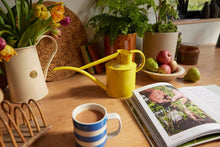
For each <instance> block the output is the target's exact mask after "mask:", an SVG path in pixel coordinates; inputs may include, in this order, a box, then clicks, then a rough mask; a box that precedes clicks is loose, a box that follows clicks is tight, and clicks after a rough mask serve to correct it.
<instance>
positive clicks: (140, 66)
mask: <svg viewBox="0 0 220 147" xmlns="http://www.w3.org/2000/svg"><path fill="white" fill-rule="evenodd" d="M130 52H131V53H139V54H140V55H141V58H142V60H141V64H140V65H139V66H138V67H137V69H136V72H138V71H139V70H141V69H142V68H143V67H144V64H145V56H144V54H143V53H142V51H139V50H130Z"/></svg>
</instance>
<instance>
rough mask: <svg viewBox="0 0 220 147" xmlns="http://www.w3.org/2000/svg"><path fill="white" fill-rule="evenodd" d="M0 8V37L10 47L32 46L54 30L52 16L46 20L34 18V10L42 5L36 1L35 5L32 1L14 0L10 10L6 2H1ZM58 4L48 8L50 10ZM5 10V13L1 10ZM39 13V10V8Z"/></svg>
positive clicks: (4, 0) (2, 0) (39, 1)
mask: <svg viewBox="0 0 220 147" xmlns="http://www.w3.org/2000/svg"><path fill="white" fill-rule="evenodd" d="M1 2H2V3H3V5H1V7H0V36H1V37H2V38H4V39H5V40H6V42H7V44H9V45H10V46H12V47H16V48H19V47H25V46H29V45H34V44H35V42H36V40H37V39H38V38H39V37H40V36H41V35H43V34H45V33H46V32H48V31H49V30H52V29H54V28H55V27H54V24H55V23H57V22H58V21H55V20H54V19H53V18H52V16H48V18H47V19H43V18H40V17H35V13H36V12H35V10H34V8H35V7H36V6H37V5H38V4H42V3H43V0H38V1H37V2H36V4H35V5H33V4H32V0H15V5H14V6H13V7H12V8H10V7H9V5H8V3H7V2H6V0H1ZM56 5H58V4H54V5H52V6H49V7H48V8H47V9H48V10H50V9H52V8H53V7H55V6H56ZM3 8H5V9H6V11H4V10H3ZM39 11H41V10H40V8H39Z"/></svg>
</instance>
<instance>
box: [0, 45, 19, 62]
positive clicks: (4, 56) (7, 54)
mask: <svg viewBox="0 0 220 147" xmlns="http://www.w3.org/2000/svg"><path fill="white" fill-rule="evenodd" d="M14 55H17V53H16V51H15V50H14V48H13V47H11V46H10V45H6V46H5V48H4V49H3V50H1V51H0V62H2V61H3V60H5V61H9V58H11V57H12V56H14Z"/></svg>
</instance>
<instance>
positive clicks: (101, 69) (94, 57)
mask: <svg viewBox="0 0 220 147" xmlns="http://www.w3.org/2000/svg"><path fill="white" fill-rule="evenodd" d="M95 47H96V45H95V44H90V45H88V46H87V49H88V52H89V55H90V57H91V59H92V61H96V60H98V59H100V58H99V56H98V54H97V52H96V50H95ZM94 67H95V70H96V73H98V74H101V73H103V72H104V71H105V67H104V64H103V63H101V64H98V65H95V66H94Z"/></svg>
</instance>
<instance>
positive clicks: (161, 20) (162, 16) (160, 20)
mask: <svg viewBox="0 0 220 147" xmlns="http://www.w3.org/2000/svg"><path fill="white" fill-rule="evenodd" d="M175 4H177V1H176V0H159V4H158V5H156V4H155V3H154V4H152V8H153V10H154V14H155V17H156V23H154V24H151V25H150V27H149V28H148V31H151V32H159V33H166V32H176V31H177V27H176V25H174V24H173V22H172V21H171V20H173V19H177V18H178V14H177V10H176V9H175Z"/></svg>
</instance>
